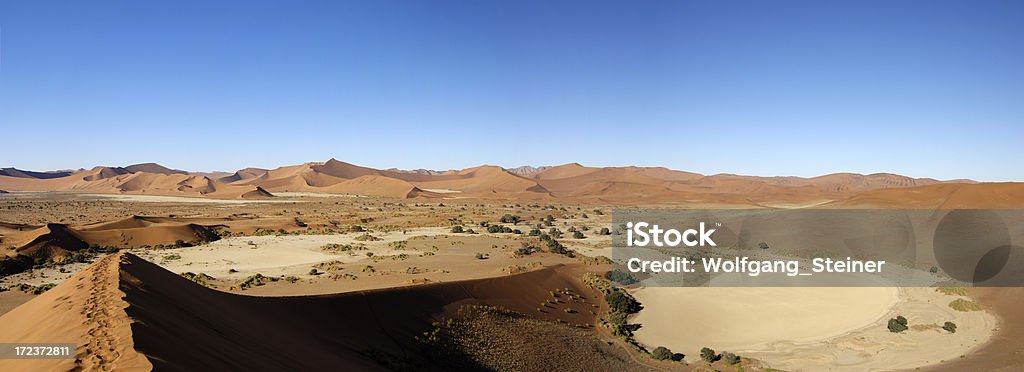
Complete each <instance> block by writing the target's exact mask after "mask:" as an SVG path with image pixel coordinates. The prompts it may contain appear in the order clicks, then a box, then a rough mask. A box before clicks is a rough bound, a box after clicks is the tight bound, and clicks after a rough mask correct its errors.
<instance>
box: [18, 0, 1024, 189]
mask: <svg viewBox="0 0 1024 372" xmlns="http://www.w3.org/2000/svg"><path fill="white" fill-rule="evenodd" d="M1022 19H1024V2H1021V1H956V2H952V1H902V0H901V1H863V0H858V1H848V2H841V1H802V2H793V1H756V2H746V3H740V2H731V1H707V2H684V1H649V2H634V1H609V2H603V1H593V0H587V1H578V2H565V1H537V2H532V1H519V0H516V1H468V0H466V1H388V0H384V1H326V2H322V3H314V2H288V1H237V2H222V1H168V2H154V1H117V2H109V3H108V2H104V1H89V2H83V1H69V2H52V1H3V2H0V138H2V140H0V166H5V167H6V166H16V167H19V168H23V169H31V170H47V169H59V168H78V167H92V166H94V165H128V164H132V163H138V162H149V161H155V162H159V163H161V164H164V165H167V166H170V167H174V168H180V169H188V170H234V169H237V168H240V167H246V166H259V167H276V166H280V165H289V164H297V163H302V162H307V161H323V160H326V159H328V158H331V157H334V158H337V159H340V160H344V161H348V162H352V163H356V164H361V165H367V166H372V167H380V168H390V167H398V168H432V169H450V168H465V167H470V166H476V165H480V164H496V165H501V166H506V167H512V166H518V165H527V164H529V165H554V164H562V163H568V162H579V163H582V164H585V165H593V166H609V165H647V166H666V167H669V168H674V169H681V170H689V171H695V172H700V173H705V174H714V173H739V174H751V175H797V176H814V175H820V174H825V173H832V172H841V171H850V172H859V173H872V172H894V173H901V174H906V175H911V176H917V177H935V178H942V179H949V178H973V179H978V180H986V181H1000V180H1015V181H1024V166H1022V165H1021V159H1024V155H1022V154H1024V146H1022V142H1024V141H1022V140H1024V21H1022Z"/></svg>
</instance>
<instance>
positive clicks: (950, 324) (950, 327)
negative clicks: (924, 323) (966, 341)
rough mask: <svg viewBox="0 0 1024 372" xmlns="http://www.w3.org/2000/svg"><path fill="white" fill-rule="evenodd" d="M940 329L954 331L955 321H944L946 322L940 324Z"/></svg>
mask: <svg viewBox="0 0 1024 372" xmlns="http://www.w3.org/2000/svg"><path fill="white" fill-rule="evenodd" d="M942 329H945V330H946V331H949V333H956V323H953V322H946V324H943V325H942Z"/></svg>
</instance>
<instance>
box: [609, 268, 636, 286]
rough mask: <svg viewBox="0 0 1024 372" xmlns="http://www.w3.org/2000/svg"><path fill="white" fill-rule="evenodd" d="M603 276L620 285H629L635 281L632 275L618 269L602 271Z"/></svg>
mask: <svg viewBox="0 0 1024 372" xmlns="http://www.w3.org/2000/svg"><path fill="white" fill-rule="evenodd" d="M604 278H605V279H608V280H611V281H613V282H615V283H619V284H622V285H630V284H633V283H636V282H637V280H636V278H634V277H633V275H630V274H629V273H627V272H625V271H622V270H619V269H615V270H611V271H608V272H606V273H604Z"/></svg>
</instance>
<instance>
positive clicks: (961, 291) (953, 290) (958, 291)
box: [935, 287, 971, 296]
mask: <svg viewBox="0 0 1024 372" xmlns="http://www.w3.org/2000/svg"><path fill="white" fill-rule="evenodd" d="M935 290H936V291H938V292H939V293H942V294H945V295H949V296H967V295H969V294H970V293H971V288H969V287H938V288H935Z"/></svg>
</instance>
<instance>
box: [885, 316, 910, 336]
mask: <svg viewBox="0 0 1024 372" xmlns="http://www.w3.org/2000/svg"><path fill="white" fill-rule="evenodd" d="M888 328H889V332H892V333H900V332H903V331H906V330H907V329H909V327H907V318H904V317H903V315H899V316H897V317H895V318H892V319H889V325H888Z"/></svg>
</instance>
